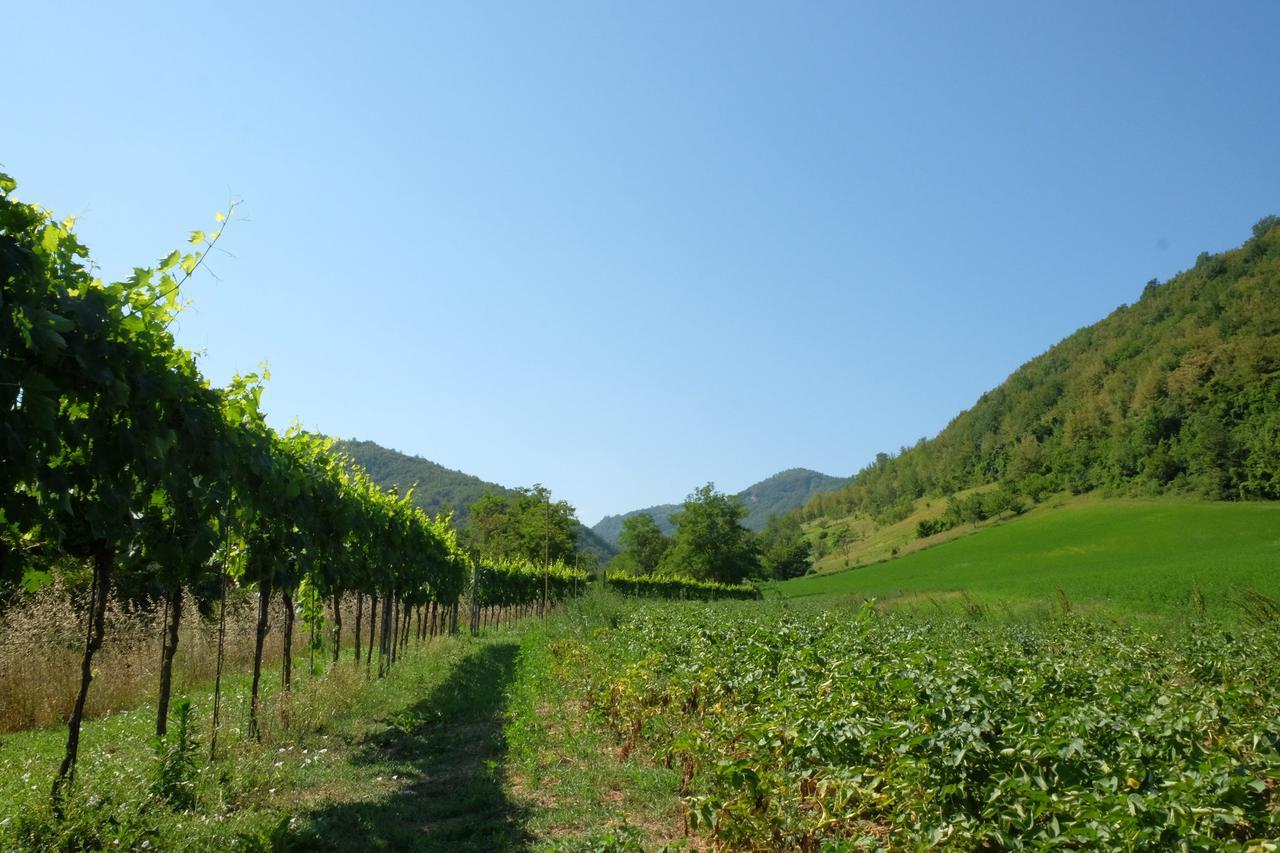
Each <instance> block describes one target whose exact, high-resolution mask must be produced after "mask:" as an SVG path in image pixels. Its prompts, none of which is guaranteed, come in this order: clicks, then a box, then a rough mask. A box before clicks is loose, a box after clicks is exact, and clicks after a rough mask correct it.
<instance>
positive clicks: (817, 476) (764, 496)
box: [591, 468, 850, 546]
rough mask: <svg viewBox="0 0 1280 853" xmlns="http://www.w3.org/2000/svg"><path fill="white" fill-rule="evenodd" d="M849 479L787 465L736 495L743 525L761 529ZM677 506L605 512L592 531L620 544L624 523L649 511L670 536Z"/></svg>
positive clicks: (614, 543)
mask: <svg viewBox="0 0 1280 853" xmlns="http://www.w3.org/2000/svg"><path fill="white" fill-rule="evenodd" d="M849 482H850V478H849V477H832V476H831V475H830V474H823V473H821V472H819V471H812V470H810V469H808V468H788V469H787V470H785V471H779V472H778V473H777V474H774V475H773V476H772V477H768V478H766V479H764V480H761V481H760V482H758V483H756V484H754V485H751V486H748V487H747V488H745V489H743V490H742V491H740V492H738V494H737V495H736V496H735V497H737V498H738V500H740V501H742V505H743V506H745V507H746V508H747V517H746V518H745V519H743V522H742V523H743V525H744V526H745V527H747V528H749V529H751V530H760V529H762V528H763V527H764V526H765V523H766V522H768V520H769V516H771V515H781V514H782V513H785V512H790V511H791V510H793V509H796V508H797V507H801V506H804V504H805V503H806V502H807V501H808V500H809V499H810V498H811V497H813V496H814V495H816V494H818V493H820V492H829V491H833V490H835V489H839V488H841V487H842V486H845V485H847V484H848V483H849ZM678 509H680V504H659V505H658V506H651V507H646V508H645V509H637V510H632V511H631V512H626V513H622V514H621V515H606V516H605V517H604V518H602V519H600V521H598V522H596V523H595V524H594V525H593V526H592V527H591V530H592V531H593V532H594V533H595V534H596V535H597V536H599V537H600V539H602V540H603V541H605V542H607V543H608V544H610V545H613V546H617V544H618V536H619V535H620V534H621V533H622V523H623V522H624V521H626V520H627V519H628V518H630V517H632V516H633V515H639V514H640V513H646V514H648V515H650V516H652V517H653V520H654V521H656V522H657V523H658V528H659V529H660V530H662V532H663V533H665V534H667V535H671V533H672V532H673V531H674V530H675V525H674V524H672V523H671V521H670V519H669V518H668V516H670V515H671V513H673V512H675V511H676V510H678Z"/></svg>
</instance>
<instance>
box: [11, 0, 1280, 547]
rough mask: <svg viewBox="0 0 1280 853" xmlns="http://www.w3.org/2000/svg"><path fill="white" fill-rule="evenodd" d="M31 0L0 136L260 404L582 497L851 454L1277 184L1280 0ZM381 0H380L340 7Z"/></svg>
mask: <svg viewBox="0 0 1280 853" xmlns="http://www.w3.org/2000/svg"><path fill="white" fill-rule="evenodd" d="M108 5H126V4H103V3H63V4H42V3H23V4H15V5H13V6H12V7H11V8H6V10H5V12H4V19H5V20H4V23H5V26H4V30H5V35H6V38H5V57H6V61H5V65H6V68H7V69H8V72H9V73H8V74H7V77H8V80H9V84H8V85H7V86H6V104H5V108H4V110H3V113H2V114H0V164H3V166H4V168H5V169H6V170H7V171H8V172H10V173H11V174H12V175H13V176H14V177H15V178H17V179H18V181H19V184H20V186H19V194H20V196H21V197H23V198H26V199H29V200H34V201H39V202H40V203H42V204H44V205H45V206H47V207H50V208H52V209H54V210H55V211H56V212H58V213H59V214H62V215H66V214H75V215H77V216H79V217H80V224H79V226H78V227H79V231H80V233H81V235H82V237H83V239H84V240H85V241H86V242H88V244H89V245H90V247H91V248H92V250H93V252H94V255H95V257H96V259H97V261H98V263H99V265H100V266H101V267H102V272H103V275H104V276H107V277H119V276H121V275H123V274H124V273H126V272H127V271H128V269H129V268H130V267H132V266H133V265H135V264H139V263H146V262H150V261H152V260H154V259H156V258H158V257H161V256H162V255H163V254H165V253H166V251H167V250H168V249H169V248H172V247H175V246H178V245H180V244H182V242H183V240H184V237H185V235H186V233H187V232H188V231H189V230H191V229H196V228H206V227H211V226H212V222H213V220H212V217H213V213H214V212H215V211H216V210H218V209H219V208H221V207H224V206H225V204H226V202H227V200H228V198H230V197H232V196H235V197H238V198H242V199H243V200H244V206H243V208H242V213H243V221H239V222H235V223H233V225H232V227H231V229H230V230H229V231H228V232H227V234H226V237H225V241H224V242H225V246H226V248H227V249H228V250H229V252H230V253H231V255H230V256H220V257H218V258H217V259H216V260H215V261H214V263H213V265H212V269H213V271H214V272H215V273H216V274H217V276H218V280H214V279H213V278H210V277H205V278H203V279H201V280H200V281H199V282H198V283H197V284H196V286H195V287H193V288H192V289H191V291H190V293H189V296H190V297H192V298H193V299H194V300H195V304H194V306H193V307H192V308H191V309H190V310H189V311H188V313H187V314H186V315H185V316H184V317H183V319H182V321H181V328H180V330H179V337H180V340H181V341H182V342H183V343H184V344H186V345H187V346H190V347H192V348H194V349H197V350H201V351H203V352H204V353H205V354H204V355H203V357H202V359H201V363H202V367H203V370H204V371H205V373H206V374H207V375H208V376H209V377H210V378H211V379H212V380H213V381H214V382H215V383H216V384H221V383H222V382H225V380H226V378H227V377H229V376H230V375H231V374H232V373H233V372H235V371H237V370H238V371H247V370H250V369H252V368H253V367H254V366H255V365H257V364H258V363H259V362H261V361H267V362H270V364H271V367H272V371H273V374H274V376H273V379H272V382H271V385H270V387H269V390H268V393H267V396H266V405H267V408H268V410H269V412H270V415H271V418H272V420H273V422H274V423H276V424H277V425H278V426H284V425H287V424H288V423H289V422H290V421H292V420H293V419H295V418H296V419H298V420H300V421H302V422H303V423H304V424H305V425H307V426H309V427H312V428H316V429H320V430H323V431H325V432H328V433H330V434H335V435H342V436H347V437H353V436H354V437H358V438H369V439H373V440H375V441H378V442H379V443H381V444H384V445H387V446H390V447H394V448H397V449H400V450H404V451H407V452H410V453H417V454H420V455H422V456H425V457H427V458H429V459H433V460H436V461H438V462H441V463H443V464H445V465H448V466H450V467H453V468H459V469H462V470H464V471H468V472H470V473H474V474H477V475H479V476H481V477H484V478H486V479H489V480H494V481H498V482H501V483H504V484H508V485H522V484H525V485H527V484H532V483H534V482H541V483H544V484H546V485H548V486H550V487H551V488H552V490H553V491H554V492H555V494H556V495H557V496H559V497H563V498H566V499H568V500H569V501H570V502H572V503H574V504H575V505H576V506H577V507H578V509H579V515H580V516H581V517H582V519H583V520H584V521H586V522H587V523H588V524H591V523H594V522H595V521H596V520H598V519H599V517H600V516H601V515H604V514H606V513H614V512H622V511H626V510H630V509H634V508H637V507H640V506H645V505H649V504H654V503H665V502H671V501H676V500H679V499H681V498H682V497H683V496H684V495H685V494H687V493H688V492H689V491H691V490H692V489H693V488H695V487H696V486H698V485H700V484H701V483H704V482H706V481H708V480H713V481H715V482H716V484H717V485H718V486H719V487H720V488H722V489H724V490H726V491H737V490H739V489H741V488H744V487H745V486H747V485H749V484H750V483H752V482H754V481H756V480H759V479H761V478H763V477H766V476H768V475H770V474H772V473H774V472H776V471H778V470H780V469H783V468H788V467H794V466H805V467H811V468H816V469H819V470H822V471H825V472H828V473H833V474H849V473H852V472H854V471H856V470H857V469H858V468H860V467H862V466H863V465H864V464H866V463H867V462H868V461H869V460H870V459H871V457H872V456H873V455H874V454H875V453H876V452H877V451H879V450H893V449H895V448H897V447H899V446H901V445H904V444H910V443H911V442H913V441H914V440H915V439H916V438H919V437H920V436H926V435H933V434H935V433H936V432H937V431H938V430H939V429H941V428H942V427H943V426H945V425H946V423H947V422H948V420H949V419H950V418H951V417H952V416H953V415H955V414H956V413H957V412H958V411H960V410H961V409H963V408H965V407H966V406H968V405H969V404H970V403H972V402H973V400H974V399H975V398H976V397H977V396H978V395H979V394H980V393H981V392H982V391H984V390H986V389H988V388H991V387H993V386H995V385H997V384H999V382H1001V381H1002V380H1003V379H1004V378H1005V377H1006V376H1007V375H1008V374H1009V373H1010V372H1011V371H1012V370H1013V369H1015V368H1016V367H1017V366H1018V365H1019V364H1020V363H1022V362H1023V361H1024V360H1026V359H1027V358H1029V357H1031V356H1033V355H1035V354H1037V353H1039V352H1042V351H1043V350H1044V349H1046V348H1047V347H1049V346H1050V345H1051V344H1053V343H1054V342H1056V341H1058V340H1060V339H1061V338H1063V337H1064V336H1066V335H1067V334H1069V333H1070V332H1072V331H1073V330H1075V329H1076V328H1078V327H1080V326H1082V325H1086V324H1088V323H1091V322H1093V321H1095V320H1098V319H1100V318H1101V317H1103V316H1104V315H1106V314H1107V313H1108V312H1109V311H1111V310H1112V309H1113V308H1115V307H1116V306H1117V305H1119V304H1121V303H1125V302H1131V301H1134V300H1135V299H1136V298H1137V297H1138V294H1139V293H1140V292H1141V289H1142V286H1143V284H1144V283H1145V282H1146V281H1147V280H1148V279H1151V278H1153V277H1159V278H1162V279H1163V278H1166V277H1168V276H1170V275H1172V274H1173V273H1175V272H1177V271H1178V270H1180V269H1184V268H1186V267H1188V266H1190V265H1191V264H1192V263H1193V261H1194V258H1195V256H1196V255H1197V254H1198V253H1199V252H1200V251H1202V250H1210V251H1216V250H1221V249H1224V248H1228V247H1231V246H1233V245H1236V244H1238V243H1240V242H1241V241H1242V240H1243V239H1244V238H1245V237H1247V236H1248V232H1249V228H1250V226H1251V225H1252V224H1253V223H1254V222H1255V221H1256V220H1257V219H1258V218H1259V217H1261V216H1263V215H1264V214H1267V213H1273V212H1276V213H1280V169H1277V161H1276V151H1277V144H1278V143H1277V140H1280V109H1277V108H1276V107H1277V101H1276V98H1277V95H1276V87H1275V81H1276V80H1277V79H1280V51H1277V50H1276V49H1275V36H1276V34H1277V33H1280V4H1275V3H1271V2H1265V3H1264V2H1259V3H1231V4H1212V5H1210V4H1191V3H1150V4H1139V3H1123V4H1118V3H1093V4H1074V3H1073V4H1067V3H1037V4H1028V3H999V4H997V3H966V4H958V3H835V2H832V3H825V4H781V3H774V4H765V3H744V2H735V3H696V4H691V3H655V4H636V3H627V4H624V3H597V2H591V3H581V4H560V3H538V4H533V3H529V4H491V3H472V2H468V3H458V4H454V5H451V6H444V5H434V4H430V5H429V4H422V3H403V4H391V3H370V4H362V5H357V4H350V3H343V4H322V3H308V4H296V5H289V4H283V3H280V4H277V3H237V2H226V3H219V4H213V5H209V4H201V5H194V4H176V3H166V4H155V5H153V6H150V7H147V6H145V5H144V4H140V3H138V4H127V5H128V7H129V11H122V10H121V9H119V8H116V9H108V8H107V6H108ZM364 6H367V8H364Z"/></svg>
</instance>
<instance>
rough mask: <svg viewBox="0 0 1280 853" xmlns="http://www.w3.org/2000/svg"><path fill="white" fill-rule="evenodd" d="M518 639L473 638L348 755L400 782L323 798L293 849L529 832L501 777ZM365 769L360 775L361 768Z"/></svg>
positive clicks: (500, 842) (504, 846) (468, 840)
mask: <svg viewBox="0 0 1280 853" xmlns="http://www.w3.org/2000/svg"><path fill="white" fill-rule="evenodd" d="M518 650H519V644H518V642H517V641H516V640H515V639H503V640H498V641H492V642H485V643H481V644H477V645H476V647H475V648H473V649H472V650H470V651H469V652H468V653H467V654H466V655H465V656H464V657H462V658H461V659H459V660H458V661H457V663H456V664H455V665H454V666H453V667H452V671H451V672H450V674H449V675H448V677H446V678H445V679H444V680H443V681H441V682H440V683H439V684H437V685H436V686H435V687H434V689H432V690H431V691H430V692H428V693H427V695H426V696H425V697H423V698H422V699H421V700H420V701H418V702H416V703H414V704H413V705H412V706H410V707H408V708H405V709H402V710H401V711H400V712H399V713H397V714H396V715H395V716H394V718H393V719H392V720H391V725H389V726H388V727H386V728H385V729H384V730H383V731H381V732H379V733H377V734H374V735H371V736H370V737H368V738H367V739H366V740H365V741H364V742H363V743H361V744H360V746H359V749H358V750H357V751H356V752H355V754H354V755H352V757H351V758H350V759H349V760H350V763H351V764H352V765H353V766H354V767H356V768H365V769H367V768H377V769H378V770H379V772H380V773H381V774H383V775H384V776H385V774H387V773H388V772H390V774H391V775H393V776H395V777H396V779H395V781H397V782H400V783H401V784H400V785H398V786H396V787H395V788H394V789H393V790H392V791H389V792H387V794H386V795H385V796H382V797H378V798H375V799H370V800H354V801H340V802H330V803H326V804H325V805H323V806H322V807H320V808H318V809H314V810H313V811H311V812H310V813H309V814H308V815H307V821H308V826H307V828H306V830H305V831H303V832H301V833H298V835H297V836H296V837H294V838H292V839H290V840H291V842H292V846H296V847H302V848H306V849H317V850H407V849H412V850H440V851H445V850H451V851H469V850H477V851H479V850H518V849H521V848H523V847H525V846H527V844H528V841H529V839H528V838H527V836H526V834H525V832H524V830H523V829H522V822H523V821H522V810H521V808H520V807H519V806H518V805H517V804H516V803H514V802H512V800H511V799H510V798H509V797H508V795H507V791H506V788H505V786H504V784H503V779H504V773H503V768H504V762H505V753H506V750H505V739H504V737H503V720H504V710H505V697H506V693H507V690H508V688H509V686H510V683H511V680H512V677H513V675H514V672H515V663H516V656H517V652H518ZM362 775H363V774H362Z"/></svg>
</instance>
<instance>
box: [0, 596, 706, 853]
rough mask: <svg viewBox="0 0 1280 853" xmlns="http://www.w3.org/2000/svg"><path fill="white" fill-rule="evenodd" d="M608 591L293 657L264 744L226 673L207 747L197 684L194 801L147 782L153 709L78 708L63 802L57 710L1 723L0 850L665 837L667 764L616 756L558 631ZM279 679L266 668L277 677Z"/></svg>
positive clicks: (551, 842) (567, 846)
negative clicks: (365, 647)
mask: <svg viewBox="0 0 1280 853" xmlns="http://www.w3.org/2000/svg"><path fill="white" fill-rule="evenodd" d="M603 602H604V603H603V604H600V603H596V604H595V605H592V604H591V603H587V604H582V605H575V606H574V607H572V608H566V610H565V611H563V612H560V613H557V614H556V616H555V617H553V618H552V619H551V620H549V621H548V623H547V625H546V626H545V627H544V626H543V625H541V624H538V623H537V622H536V621H535V620H526V622H525V623H524V624H523V625H520V626H517V627H516V628H515V629H505V630H498V631H497V632H494V633H490V634H488V635H485V636H482V637H480V638H471V637H466V636H460V637H446V638H437V639H435V640H433V641H431V642H429V643H427V644H425V645H423V646H420V647H415V648H411V649H410V650H409V651H408V653H407V654H406V655H405V656H404V657H403V658H402V660H401V662H400V663H398V664H397V665H396V668H395V669H393V670H392V671H391V673H390V675H389V676H388V677H386V678H384V679H376V678H374V679H368V678H366V676H365V674H364V669H363V667H361V668H359V669H357V668H355V667H354V666H352V665H351V664H350V662H349V660H347V659H345V658H344V660H343V662H342V663H341V664H339V665H338V666H337V667H336V668H332V669H330V670H329V672H327V673H325V674H324V675H322V676H319V677H316V678H314V679H312V678H309V677H307V676H305V675H302V676H295V691H294V694H293V697H292V699H291V701H290V703H289V720H290V723H289V727H288V728H287V729H285V728H284V727H283V724H282V722H281V718H280V715H279V713H278V709H279V706H278V703H277V702H276V701H275V700H274V699H272V700H269V701H268V703H267V711H266V716H265V717H264V731H265V735H266V742H265V743H263V744H258V743H257V742H255V741H252V740H248V739H246V738H245V737H244V736H243V732H244V731H245V722H246V720H245V708H246V706H247V690H246V685H245V684H244V683H243V675H242V674H235V675H234V676H233V677H232V678H231V679H230V687H229V688H228V690H227V692H226V694H225V695H224V713H225V715H226V717H225V719H226V720H227V726H226V727H225V728H224V729H223V730H222V736H221V740H220V744H221V748H220V757H219V760H218V762H217V763H216V764H212V765H210V764H208V763H207V760H206V759H207V755H208V733H209V732H208V723H209V709H210V699H211V697H210V695H209V693H208V692H207V691H199V692H196V693H193V694H191V697H190V698H191V700H192V707H193V729H192V735H193V737H194V740H195V742H196V752H195V762H194V768H193V771H192V772H191V773H190V777H189V779H188V780H187V781H188V782H189V785H188V786H187V790H188V791H189V793H190V794H191V795H192V796H193V797H194V801H195V805H194V807H191V808H180V807H176V806H175V805H174V804H171V803H166V802H165V801H164V800H163V799H162V798H160V797H159V796H158V795H157V788H156V783H157V777H158V772H159V767H160V763H159V760H158V758H157V755H156V752H155V749H154V747H153V745H152V732H153V727H154V709H153V708H150V707H142V708H138V709H135V710H131V711H127V712H124V713H116V714H111V715H108V716H106V717H104V718H102V719H98V720H91V721H88V722H86V724H85V726H84V732H83V739H82V744H81V757H80V765H79V771H78V777H77V782H76V785H75V786H74V788H73V789H72V793H71V795H70V798H69V800H68V802H67V805H66V815H65V818H64V819H63V820H58V819H55V818H54V816H53V814H52V812H51V809H50V803H49V785H50V782H51V780H52V778H53V774H54V771H55V769H56V767H57V765H58V761H59V760H60V758H61V755H62V749H63V745H64V741H65V738H66V729H65V727H63V726H51V727H47V728H43V729H36V730H31V731H25V732H17V733H11V734H3V735H0V850H11V849H13V850H17V849H22V850H27V849H39V850H81V849H162V850H168V849H183V850H185V851H204V850H210V851H212V850H219V851H221V850H264V851H265V850H361V851H364V850H422V851H433V850H439V851H461V852H462V853H465V851H487V850H544V849H555V850H632V849H642V848H643V849H650V847H652V846H653V845H652V843H651V842H653V841H658V842H659V843H661V842H665V841H669V840H673V839H675V838H676V837H677V836H678V835H679V834H680V831H681V828H682V823H681V809H680V803H679V799H678V797H677V796H676V794H675V787H676V786H675V780H674V779H673V778H672V771H671V770H669V769H667V768H664V767H657V766H652V765H647V764H643V763H637V762H635V761H619V760H618V755H617V753H618V750H617V745H616V744H614V743H612V742H611V741H610V738H609V737H608V735H607V734H605V733H604V731H603V729H602V728H601V727H599V726H597V725H595V724H594V723H593V722H592V721H591V720H589V719H587V717H586V716H585V712H583V711H582V710H581V709H580V708H579V707H578V706H576V705H575V704H574V701H575V700H574V699H573V697H571V696H570V694H569V691H568V688H567V686H566V685H567V678H566V673H565V671H564V662H563V661H561V660H560V659H559V657H558V649H559V647H560V644H561V643H562V642H563V638H564V637H566V636H569V635H574V636H576V635H580V634H582V633H583V632H592V631H595V630H596V629H597V628H598V627H599V626H601V625H603V624H607V623H608V620H609V619H612V618H614V617H613V616H612V615H611V614H612V612H613V610H614V609H616V608H617V607H621V606H625V604H623V603H621V602H620V600H618V599H616V598H614V597H611V596H605V597H603ZM303 670H304V671H305V667H303ZM98 677H99V678H108V677H110V674H109V673H99V675H98ZM276 678H277V676H274V675H269V676H268V677H267V679H266V680H267V683H268V685H269V686H271V687H272V688H273V690H272V692H273V693H274V692H275V691H274V687H275V685H274V683H273V681H274V680H275V679H276ZM172 730H173V728H172V725H171V731H172Z"/></svg>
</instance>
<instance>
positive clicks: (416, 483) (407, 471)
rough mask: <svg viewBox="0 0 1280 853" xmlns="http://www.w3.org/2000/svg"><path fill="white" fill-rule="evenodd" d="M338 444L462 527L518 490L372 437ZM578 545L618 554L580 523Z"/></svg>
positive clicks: (383, 479) (374, 474) (385, 481)
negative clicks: (484, 501) (494, 499)
mask: <svg viewBox="0 0 1280 853" xmlns="http://www.w3.org/2000/svg"><path fill="white" fill-rule="evenodd" d="M335 446H336V448H337V449H338V450H339V451H341V452H343V453H346V454H347V455H349V456H350V457H351V458H352V459H354V460H355V461H356V462H357V463H358V464H359V465H360V466H361V467H362V468H364V469H365V470H366V471H367V472H368V473H369V477H370V478H371V479H372V480H373V481H374V482H375V483H377V484H378V485H380V486H382V487H383V488H388V487H391V486H395V487H396V488H398V489H399V490H400V493H401V494H403V493H404V492H405V491H407V490H408V489H410V488H412V489H413V501H414V503H416V504H417V505H418V506H420V507H422V509H424V510H426V511H427V512H429V513H432V514H435V513H438V512H440V511H441V510H444V509H452V510H453V513H454V521H455V522H456V523H457V525H458V526H459V527H463V526H465V525H466V523H467V519H468V515H469V513H470V509H471V505H472V504H473V503H475V502H476V501H477V500H479V499H480V498H481V497H483V496H484V495H487V494H500V495H506V496H508V497H510V496H512V495H514V494H515V491H514V490H512V489H509V488H507V487H506V486H501V485H498V484H497V483H490V482H487V481H485V480H481V479H480V478H479V477H476V476H473V475H471V474H466V473H463V472H462V471H455V470H453V469H452V468H446V467H444V466H443V465H440V464H439V463H436V462H432V461H431V460H429V459H423V458H422V457H421V456H410V455H408V454H405V453H401V452H399V451H397V450H391V449H390V448H387V447H383V446H382V445H380V444H377V443H375V442H372V441H360V440H357V439H351V440H344V441H339V442H338V443H337V444H336V445H335ZM578 547H579V548H580V549H582V550H583V551H584V552H586V553H588V554H595V555H596V556H597V557H598V558H599V559H600V560H601V561H607V560H609V559H610V558H612V557H613V555H614V553H615V552H614V549H613V548H612V547H611V546H610V544H609V543H606V542H605V541H603V540H602V539H601V538H600V537H599V536H597V535H596V534H595V533H593V532H592V531H591V529H590V528H589V527H587V526H586V525H582V524H580V525H578Z"/></svg>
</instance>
